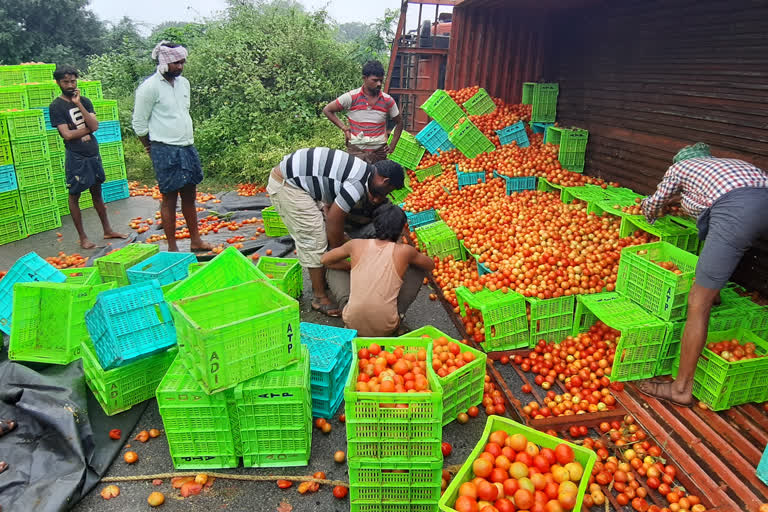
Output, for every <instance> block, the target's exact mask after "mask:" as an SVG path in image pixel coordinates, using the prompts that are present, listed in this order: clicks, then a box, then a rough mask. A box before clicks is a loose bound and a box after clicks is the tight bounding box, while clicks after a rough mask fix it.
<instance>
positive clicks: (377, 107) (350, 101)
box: [336, 87, 400, 149]
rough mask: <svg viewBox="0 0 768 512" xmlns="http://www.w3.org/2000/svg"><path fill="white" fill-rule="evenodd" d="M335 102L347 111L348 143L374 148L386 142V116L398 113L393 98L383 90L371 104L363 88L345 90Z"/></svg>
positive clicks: (364, 147)
mask: <svg viewBox="0 0 768 512" xmlns="http://www.w3.org/2000/svg"><path fill="white" fill-rule="evenodd" d="M336 103H337V104H338V105H339V106H340V107H341V108H342V109H344V110H346V111H348V114H347V119H348V120H349V128H350V131H351V132H352V138H351V139H350V141H349V142H350V143H351V144H354V145H355V146H359V147H361V148H363V149H376V148H378V147H381V146H382V145H384V144H386V143H387V132H386V128H387V117H389V118H390V119H392V118H395V117H397V116H398V114H400V111H399V110H398V108H397V104H396V103H395V100H394V99H392V96H390V95H389V94H386V93H384V92H382V93H379V96H378V98H376V102H375V103H374V104H373V105H370V104H369V103H368V100H367V99H366V98H365V95H364V94H363V88H362V87H361V88H359V89H355V90H352V91H349V92H346V93H344V94H342V95H341V96H339V97H338V98H337V99H336Z"/></svg>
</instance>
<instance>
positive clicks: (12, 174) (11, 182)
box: [0, 165, 19, 193]
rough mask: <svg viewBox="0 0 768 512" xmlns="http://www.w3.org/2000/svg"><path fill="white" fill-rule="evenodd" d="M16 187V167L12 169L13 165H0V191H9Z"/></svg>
mask: <svg viewBox="0 0 768 512" xmlns="http://www.w3.org/2000/svg"><path fill="white" fill-rule="evenodd" d="M18 188H19V185H18V183H17V182H16V169H14V167H13V165H3V166H0V193H3V192H10V191H11V190H16V189H18Z"/></svg>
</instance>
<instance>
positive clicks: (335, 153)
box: [267, 148, 405, 316]
mask: <svg viewBox="0 0 768 512" xmlns="http://www.w3.org/2000/svg"><path fill="white" fill-rule="evenodd" d="M404 180H405V175H404V173H403V168H402V167H400V164H398V163H397V162H393V161H392V160H382V161H380V162H376V164H373V165H371V164H368V163H366V162H365V161H363V160H361V159H359V158H355V157H354V156H352V155H350V154H348V153H345V152H343V151H340V150H336V149H328V148H309V149H300V150H298V151H296V152H294V153H291V154H290V155H287V156H285V157H284V158H283V161H282V162H280V165H279V166H277V167H275V168H274V169H272V172H271V173H270V175H269V183H268V184H267V193H268V194H269V198H270V199H271V201H272V204H273V205H274V207H275V210H277V213H278V214H280V218H281V219H282V220H283V223H285V227H286V228H288V232H289V233H290V234H291V236H292V237H293V240H294V241H295V242H296V253H297V255H298V257H299V261H300V262H301V266H302V267H304V268H306V269H308V270H309V277H310V279H311V281H312V292H313V294H314V297H313V299H312V309H314V310H316V311H320V312H321V313H324V314H326V315H328V316H340V315H341V310H340V309H339V306H338V304H336V303H334V302H333V301H332V300H331V299H330V298H329V297H328V295H327V294H326V291H325V288H326V280H325V269H324V268H323V264H322V262H321V261H320V258H321V257H322V256H323V254H324V253H325V251H326V249H327V248H328V246H330V247H331V249H334V248H336V247H339V246H340V245H342V244H343V243H344V241H345V237H344V221H345V219H346V218H347V216H348V215H349V212H350V211H351V210H352V207H353V206H355V204H357V203H358V202H359V201H361V200H362V199H364V198H367V199H368V200H369V201H370V202H371V203H372V204H374V205H378V204H381V203H382V202H384V201H385V200H386V197H387V194H389V193H390V192H392V191H393V190H395V189H399V188H402V187H403V182H404Z"/></svg>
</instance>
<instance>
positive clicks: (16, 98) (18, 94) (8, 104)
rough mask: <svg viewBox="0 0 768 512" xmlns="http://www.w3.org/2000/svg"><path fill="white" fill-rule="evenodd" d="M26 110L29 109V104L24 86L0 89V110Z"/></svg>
mask: <svg viewBox="0 0 768 512" xmlns="http://www.w3.org/2000/svg"><path fill="white" fill-rule="evenodd" d="M27 108H29V104H28V103H27V92H26V89H25V88H24V86H21V85H11V86H4V87H0V110H24V109H27Z"/></svg>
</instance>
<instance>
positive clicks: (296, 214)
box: [267, 175, 328, 268]
mask: <svg viewBox="0 0 768 512" xmlns="http://www.w3.org/2000/svg"><path fill="white" fill-rule="evenodd" d="M267 193H268V194H269V198H270V199H271V200H272V206H274V207H275V210H277V213H278V214H280V218H281V219H282V220H283V223H284V224H285V227H286V228H288V232H289V233H290V234H291V236H292V237H293V240H294V242H296V254H297V255H298V257H299V261H300V262H301V266H302V267H304V268H321V267H322V266H323V264H322V263H321V262H320V258H321V257H322V256H323V254H325V251H326V249H327V248H328V235H326V232H325V217H324V216H323V203H321V202H320V201H315V200H314V199H313V198H312V196H310V195H309V194H308V193H306V192H305V191H304V190H302V189H300V188H298V187H294V186H293V185H289V184H287V183H285V182H283V183H278V182H277V180H275V178H273V177H272V176H271V175H270V177H269V182H268V183H267Z"/></svg>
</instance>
